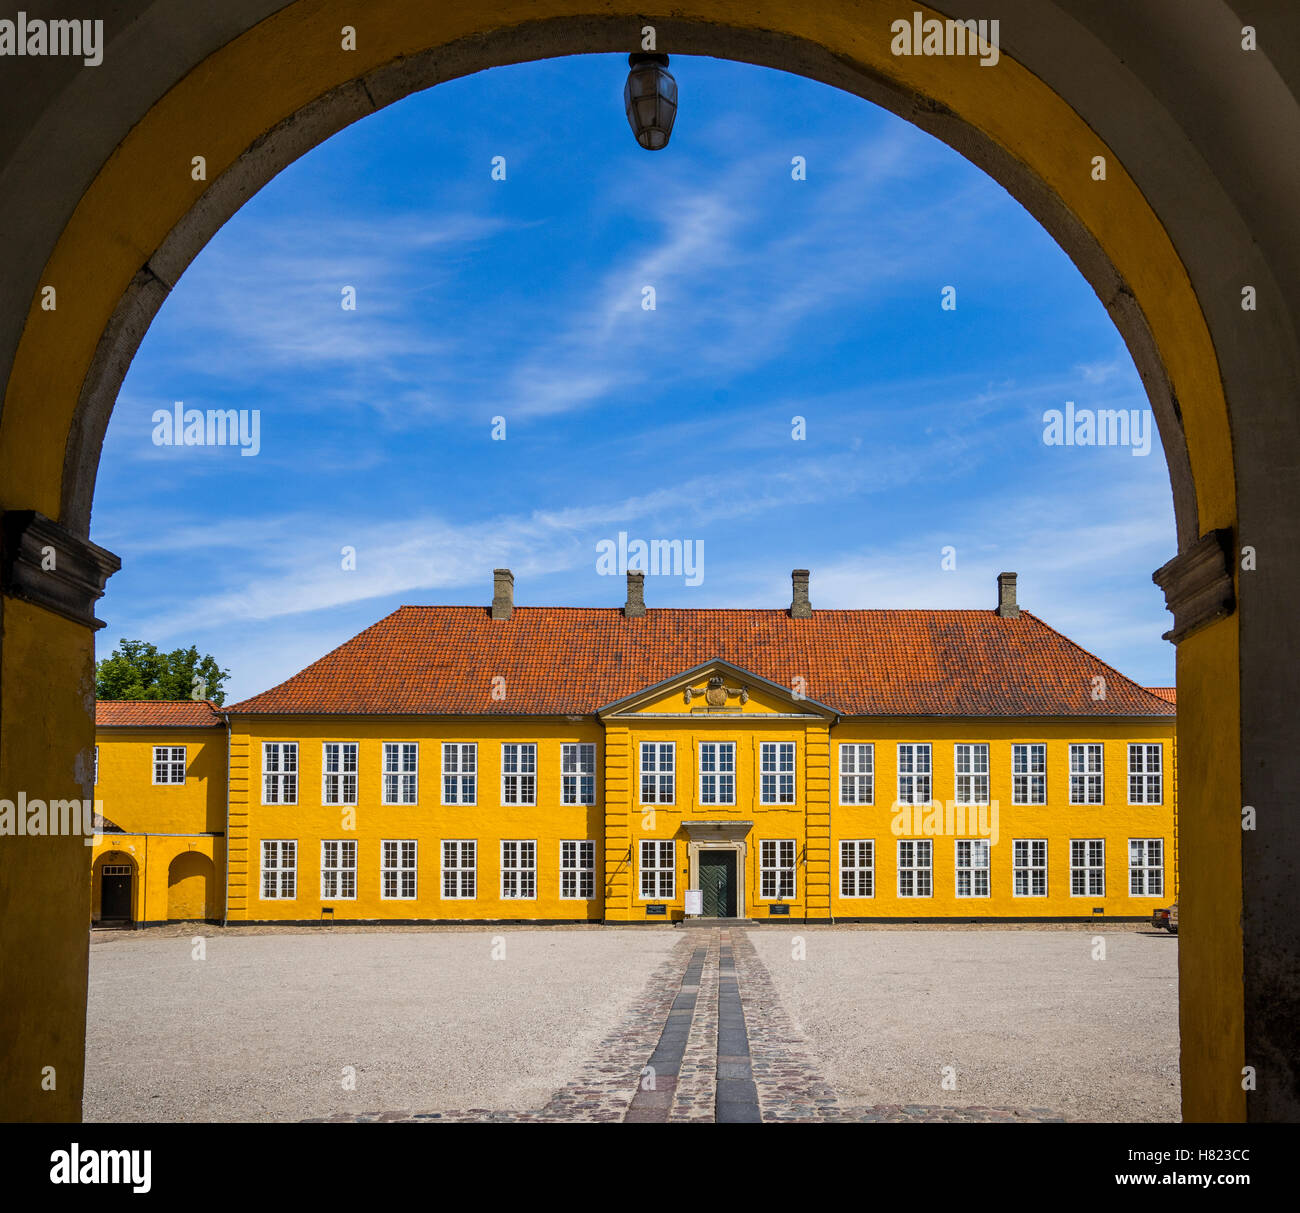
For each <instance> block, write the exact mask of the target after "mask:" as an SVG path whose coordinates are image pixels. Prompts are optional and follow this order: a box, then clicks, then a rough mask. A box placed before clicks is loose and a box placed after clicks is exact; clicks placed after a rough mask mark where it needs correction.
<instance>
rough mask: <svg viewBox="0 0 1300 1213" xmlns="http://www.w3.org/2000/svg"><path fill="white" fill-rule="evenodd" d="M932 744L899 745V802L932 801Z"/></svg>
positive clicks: (918, 802)
mask: <svg viewBox="0 0 1300 1213" xmlns="http://www.w3.org/2000/svg"><path fill="white" fill-rule="evenodd" d="M930 799H931V797H930V744H929V742H925V743H923V744H920V745H914V744H912V743H910V742H908V743H904V744H902V745H900V746H899V747H898V803H899V804H929V803H930Z"/></svg>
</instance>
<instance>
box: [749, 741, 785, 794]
mask: <svg viewBox="0 0 1300 1213" xmlns="http://www.w3.org/2000/svg"><path fill="white" fill-rule="evenodd" d="M758 749H759V753H758V766H759V777H760V778H759V803H760V804H794V742H793V741H764V742H762V743H761V744H760V745H759V748H758Z"/></svg>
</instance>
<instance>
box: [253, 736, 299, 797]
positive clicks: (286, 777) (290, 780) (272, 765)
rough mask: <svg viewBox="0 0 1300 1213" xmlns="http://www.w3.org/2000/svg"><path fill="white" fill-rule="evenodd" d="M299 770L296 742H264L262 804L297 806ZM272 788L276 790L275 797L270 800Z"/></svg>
mask: <svg viewBox="0 0 1300 1213" xmlns="http://www.w3.org/2000/svg"><path fill="white" fill-rule="evenodd" d="M273 759H274V760H273ZM298 770H299V767H298V743H297V742H296V741H264V742H262V803H263V804H279V805H292V804H297V803H298ZM272 788H274V789H275V790H276V794H275V797H274V798H268V796H267V793H268V792H270V790H271V789H272ZM286 789H287V792H286Z"/></svg>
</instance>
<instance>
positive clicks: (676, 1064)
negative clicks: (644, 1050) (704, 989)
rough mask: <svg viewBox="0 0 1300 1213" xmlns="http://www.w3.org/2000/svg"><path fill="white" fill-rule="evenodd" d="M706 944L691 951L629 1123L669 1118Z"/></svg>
mask: <svg viewBox="0 0 1300 1213" xmlns="http://www.w3.org/2000/svg"><path fill="white" fill-rule="evenodd" d="M708 954H709V947H708V943H707V942H704V941H701V943H700V946H698V947H696V948H695V949H694V950H693V951H692V952H691V959H690V963H689V964H688V965H687V966H686V972H685V973H684V974H682V980H681V984H680V985H679V986H678V989H677V992H676V996H675V997H674V998H673V1001H672V1005H671V1006H670V1007H669V1010H668V1015H667V1017H666V1018H665V1020H664V1026H663V1031H662V1032H661V1033H660V1034H659V1043H658V1044H657V1045H655V1051H654V1052H653V1053H651V1054H650V1060H649V1061H648V1062H647V1063H646V1068H647V1069H648V1070H649V1075H648V1076H647V1078H646V1080H644V1081H641V1082H638V1083H637V1085H636V1089H635V1090H634V1091H633V1093H632V1102H631V1104H630V1105H629V1106H628V1109H627V1112H626V1114H625V1115H624V1116H623V1119H624V1121H626V1122H627V1123H629V1124H636V1123H647V1124H658V1123H662V1122H663V1121H666V1120H667V1119H668V1114H669V1112H671V1111H672V1106H673V1100H674V1098H675V1096H676V1094H677V1077H678V1075H679V1074H680V1072H681V1068H682V1058H683V1057H684V1056H685V1055H686V1043H687V1041H688V1040H689V1039H690V1035H691V1024H692V1023H693V1022H694V1021H695V1004H696V1002H697V1000H698V998H699V992H700V979H701V978H702V977H703V975H704V963H705V960H706V959H707V958H708Z"/></svg>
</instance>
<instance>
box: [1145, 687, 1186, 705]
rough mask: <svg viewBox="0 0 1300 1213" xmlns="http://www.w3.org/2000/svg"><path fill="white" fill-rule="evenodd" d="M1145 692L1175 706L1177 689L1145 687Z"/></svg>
mask: <svg viewBox="0 0 1300 1213" xmlns="http://www.w3.org/2000/svg"><path fill="white" fill-rule="evenodd" d="M1147 690H1148V691H1150V692H1151V694H1153V695H1159V696H1160V698H1161V699H1163V700H1164V701H1165V702H1166V703H1173V704H1176V703H1177V702H1178V688H1177V687H1147Z"/></svg>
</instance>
